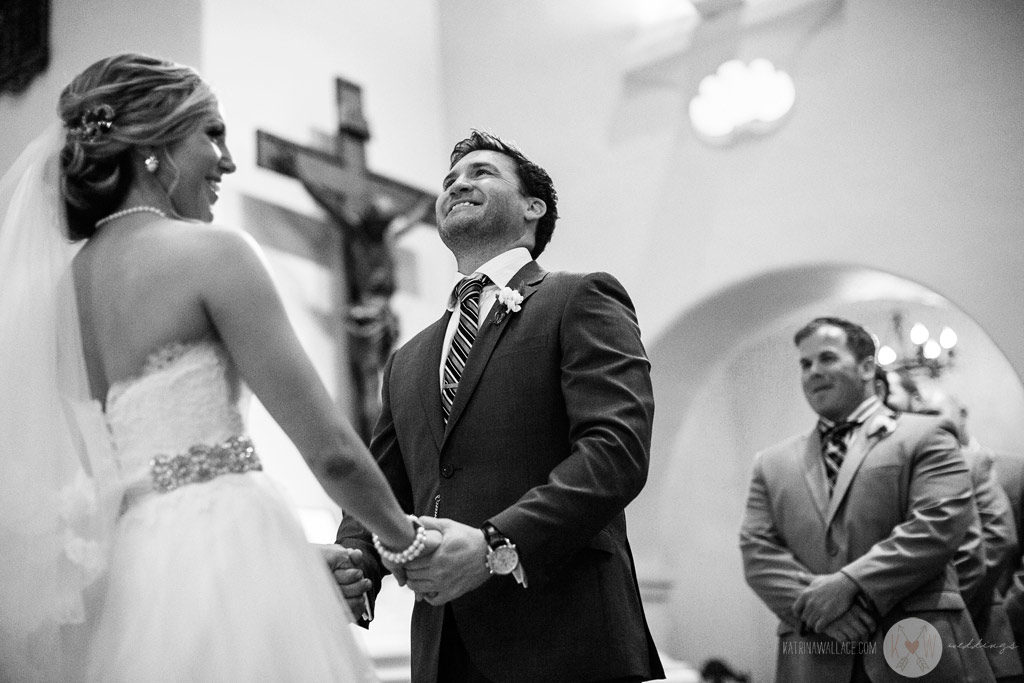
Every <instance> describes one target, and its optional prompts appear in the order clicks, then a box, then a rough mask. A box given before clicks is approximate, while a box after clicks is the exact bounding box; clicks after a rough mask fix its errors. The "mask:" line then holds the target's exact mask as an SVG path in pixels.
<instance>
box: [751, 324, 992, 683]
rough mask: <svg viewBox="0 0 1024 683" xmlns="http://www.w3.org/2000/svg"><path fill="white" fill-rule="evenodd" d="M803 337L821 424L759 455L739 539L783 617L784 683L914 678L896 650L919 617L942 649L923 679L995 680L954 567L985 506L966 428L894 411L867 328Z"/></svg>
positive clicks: (804, 365) (757, 582)
mask: <svg viewBox="0 0 1024 683" xmlns="http://www.w3.org/2000/svg"><path fill="white" fill-rule="evenodd" d="M794 341H795V344H796V346H797V349H798V352H799V359H800V369H801V379H802V384H803V390H804V395H805V397H806V398H807V402H808V403H809V404H810V406H811V408H812V409H813V410H814V412H815V413H817V415H818V417H819V422H818V425H817V426H816V427H815V429H813V430H812V431H811V432H810V433H809V434H802V435H798V436H795V437H792V438H790V439H788V440H786V441H784V442H782V443H780V444H778V445H776V446H773V447H771V448H769V449H767V450H765V451H763V452H761V453H759V454H758V455H757V458H756V460H755V463H754V468H753V474H752V478H751V485H750V493H749V496H748V498H747V506H746V512H745V515H744V518H743V523H742V528H741V532H740V547H741V550H742V554H743V564H744V570H745V573H746V578H747V583H748V584H749V585H750V586H751V588H753V590H754V591H755V592H756V593H757V594H758V596H759V597H760V598H761V599H762V600H764V602H765V603H766V604H767V605H768V607H769V608H770V609H771V610H772V611H773V612H774V613H775V614H776V615H778V617H779V619H780V621H781V623H780V626H779V630H778V633H779V642H780V649H779V653H778V662H777V667H776V671H777V678H778V680H779V681H784V682H786V683H788V682H790V681H869V680H870V681H876V682H877V681H889V680H893V681H895V680H900V681H902V680H905V677H904V676H902V675H901V674H899V673H896V671H895V670H894V669H893V668H892V667H890V666H889V664H888V663H887V661H886V659H885V656H884V647H885V644H884V642H883V641H884V639H885V637H886V634H887V633H888V631H889V629H890V628H891V627H893V626H894V625H896V624H897V623H898V622H900V621H901V620H902V619H905V618H907V617H916V618H919V619H922V620H924V621H926V622H927V623H929V624H931V626H932V627H934V628H935V629H936V630H937V632H938V635H939V638H940V639H941V642H942V644H943V648H942V649H941V657H940V658H939V659H938V661H937V662H936V663H934V664H935V668H934V669H933V670H932V671H931V672H930V673H929V674H928V678H927V679H922V680H941V681H987V680H991V672H990V671H989V668H988V663H987V661H986V658H985V655H984V654H983V653H982V652H981V651H980V650H978V649H972V648H967V647H957V646H956V645H957V644H960V643H968V642H969V641H971V639H973V638H976V637H977V633H976V631H975V630H974V627H973V625H972V623H971V619H970V616H969V614H968V613H967V610H966V607H965V605H964V601H963V599H962V598H961V597H960V594H959V592H958V589H957V575H956V571H955V570H954V568H953V564H952V559H953V555H954V553H955V552H956V549H957V547H958V546H959V544H960V542H961V541H962V540H963V537H964V535H965V533H966V531H967V528H968V526H969V525H970V522H971V519H972V515H976V511H975V510H974V509H973V505H974V503H973V500H972V497H971V482H970V477H969V474H968V471H967V467H966V465H965V463H964V460H963V458H962V457H961V455H960V453H959V449H958V444H957V440H956V437H955V436H954V434H953V426H952V425H951V424H950V423H949V422H948V421H946V420H942V419H941V418H937V417H932V416H923V415H900V414H898V413H895V412H894V411H892V410H890V409H889V408H887V407H885V406H884V405H882V403H881V402H880V401H879V400H878V398H877V397H876V396H875V391H874V387H873V380H874V370H875V361H874V355H875V345H874V341H873V340H872V338H871V335H870V334H868V333H867V331H866V330H864V329H863V328H862V327H860V326H859V325H855V324H853V323H851V322H849V321H846V320H843V319H840V318H817V319H815V320H813V321H811V322H810V323H808V324H807V325H806V326H804V327H803V328H801V329H800V330H799V331H798V332H797V334H796V336H795V338H794ZM910 645H911V646H913V648H915V649H916V647H917V645H916V644H914V643H910Z"/></svg>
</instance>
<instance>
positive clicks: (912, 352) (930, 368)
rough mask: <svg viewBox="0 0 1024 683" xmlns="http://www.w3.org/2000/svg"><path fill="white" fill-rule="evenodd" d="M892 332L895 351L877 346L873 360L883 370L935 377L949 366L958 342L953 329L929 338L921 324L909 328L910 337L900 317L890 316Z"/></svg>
mask: <svg viewBox="0 0 1024 683" xmlns="http://www.w3.org/2000/svg"><path fill="white" fill-rule="evenodd" d="M892 329H893V332H894V334H895V337H896V341H895V342H894V343H895V348H894V347H893V346H889V345H883V346H880V347H879V349H878V353H877V354H876V356H875V358H876V360H877V361H878V364H879V365H881V366H882V367H883V368H885V369H886V370H907V371H908V372H914V371H921V372H927V373H928V374H929V375H931V376H932V377H938V376H939V375H941V374H942V373H943V372H944V371H945V370H948V369H949V368H951V367H953V363H954V361H955V359H956V345H957V342H958V341H959V340H958V338H957V335H956V332H954V331H953V328H951V327H948V326H945V327H943V328H942V330H941V331H940V332H939V335H938V337H933V336H932V334H931V332H930V331H929V330H928V328H927V327H925V325H924V324H923V323H920V322H916V323H914V324H913V325H912V326H911V327H910V334H909V335H905V334H904V331H903V315H902V314H901V313H898V312H897V313H893V314H892Z"/></svg>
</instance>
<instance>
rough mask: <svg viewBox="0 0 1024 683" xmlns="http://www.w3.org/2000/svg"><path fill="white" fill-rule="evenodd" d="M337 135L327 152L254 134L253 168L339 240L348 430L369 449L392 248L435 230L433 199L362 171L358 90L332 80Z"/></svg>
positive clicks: (391, 283) (390, 340)
mask: <svg viewBox="0 0 1024 683" xmlns="http://www.w3.org/2000/svg"><path fill="white" fill-rule="evenodd" d="M335 93H336V103H337V108H338V132H337V135H336V136H335V137H334V138H333V144H334V149H333V150H323V149H318V148H313V147H306V146H303V145H299V144H296V143H294V142H290V141H288V140H285V139H283V138H280V137H277V136H276V135H272V134H270V133H267V132H265V131H262V130H260V131H257V132H256V163H257V164H258V165H259V166H262V167H263V168H267V169H270V170H272V171H276V172H278V173H281V174H284V175H286V176H289V177H291V178H295V179H297V180H299V181H300V182H301V183H302V185H303V187H305V188H306V191H307V192H309V194H310V195H311V196H312V197H313V199H314V200H316V202H317V204H319V205H320V206H321V207H322V208H323V209H324V210H325V211H326V212H327V214H328V215H330V217H331V218H332V220H333V222H334V223H335V224H336V225H337V227H338V228H339V230H340V231H341V235H342V240H341V242H342V250H343V258H344V267H345V281H346V290H347V291H346V296H347V301H346V304H347V306H346V314H345V315H346V329H347V332H348V335H347V336H348V356H349V370H350V372H351V376H352V385H353V387H354V389H355V391H354V395H355V397H356V404H357V409H356V415H355V425H356V429H357V430H358V431H359V433H360V435H361V436H362V437H363V438H364V440H367V441H369V438H370V433H371V431H372V429H373V424H374V422H375V421H376V419H377V415H378V414H379V412H380V379H379V377H380V369H381V368H382V366H383V364H384V362H385V361H386V360H387V357H388V355H389V354H390V353H391V349H392V347H393V345H394V342H395V340H396V339H397V336H398V322H397V319H396V318H395V315H394V313H393V312H392V311H391V306H390V302H391V296H392V294H393V293H394V291H395V264H394V257H393V253H392V247H393V243H394V240H395V239H396V238H397V237H398V236H399V235H400V234H401V233H402V232H404V231H405V230H408V229H409V228H411V227H413V226H415V225H417V224H418V223H428V224H430V225H436V223H435V219H434V212H433V211H432V210H431V209H432V208H433V205H434V199H435V198H436V195H435V194H433V193H430V192H426V191H424V190H420V189H418V188H415V187H412V186H411V185H406V184H405V183H402V182H400V181H398V180H393V179H391V178H386V177H384V176H381V175H378V174H376V173H374V172H372V171H370V170H369V169H368V168H367V167H366V141H367V140H369V139H370V131H369V127H368V126H367V124H366V119H365V118H364V117H363V109H362V88H360V87H359V86H358V85H356V84H354V83H351V82H349V81H346V80H345V79H343V78H338V79H337V80H336V89H335Z"/></svg>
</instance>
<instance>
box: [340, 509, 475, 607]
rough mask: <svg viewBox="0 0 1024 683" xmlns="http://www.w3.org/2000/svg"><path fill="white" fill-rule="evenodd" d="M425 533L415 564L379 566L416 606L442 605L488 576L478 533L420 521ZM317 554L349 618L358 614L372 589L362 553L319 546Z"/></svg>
mask: <svg viewBox="0 0 1024 683" xmlns="http://www.w3.org/2000/svg"><path fill="white" fill-rule="evenodd" d="M419 521H420V523H421V524H423V526H424V527H425V528H426V530H427V536H426V545H425V546H424V549H423V552H422V553H421V554H420V555H419V557H417V558H416V559H414V560H412V561H411V562H408V563H406V564H401V565H396V564H394V563H389V562H387V561H384V566H385V567H387V569H388V571H390V572H391V574H392V575H393V576H394V577H395V579H396V580H397V581H398V585H399V586H408V587H409V588H410V589H411V590H412V591H413V592H414V593H415V594H416V599H417V600H424V601H426V602H428V603H430V604H431V605H443V604H445V603H447V602H450V601H452V600H454V599H455V598H457V597H459V596H461V595H464V594H465V593H468V592H469V591H471V590H473V589H474V588H476V587H478V586H480V585H481V584H483V583H484V582H485V581H486V580H487V578H488V577H489V576H490V572H489V571H488V569H487V566H486V565H485V564H484V558H485V557H486V555H487V542H486V541H485V540H484V533H483V531H482V530H480V529H478V528H476V527H471V526H468V525H466V524H462V523H460V522H455V521H452V520H450V519H443V518H437V517H420V518H419ZM321 553H322V555H323V556H324V559H325V560H326V562H327V566H328V567H329V568H330V570H331V572H332V573H333V574H334V579H335V581H336V582H337V583H338V586H339V588H341V593H342V595H343V596H344V598H345V601H346V602H347V603H348V605H349V608H350V609H351V610H352V613H353V614H354V615H357V616H358V615H359V614H361V613H362V611H363V595H364V594H365V593H366V592H367V591H369V590H370V588H371V586H372V584H371V582H370V580H369V579H368V578H366V577H365V575H364V574H363V570H362V566H363V565H362V561H363V557H362V555H363V553H362V551H360V550H356V549H352V548H343V547H341V546H338V545H323V546H321Z"/></svg>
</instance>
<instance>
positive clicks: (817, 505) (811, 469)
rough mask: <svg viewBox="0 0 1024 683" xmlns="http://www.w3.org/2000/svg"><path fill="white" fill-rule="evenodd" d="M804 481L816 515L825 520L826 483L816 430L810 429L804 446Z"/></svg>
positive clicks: (826, 505)
mask: <svg viewBox="0 0 1024 683" xmlns="http://www.w3.org/2000/svg"><path fill="white" fill-rule="evenodd" d="M803 469H804V481H806V482H807V488H808V490H809V491H810V494H811V501H812V502H813V503H814V509H815V510H817V512H818V517H820V518H821V520H822V521H824V520H825V512H826V510H827V508H828V483H827V482H826V481H825V465H824V463H823V462H822V461H821V437H820V436H818V430H817V429H812V430H811V434H810V436H808V437H807V440H806V442H805V446H804V463H803Z"/></svg>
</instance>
